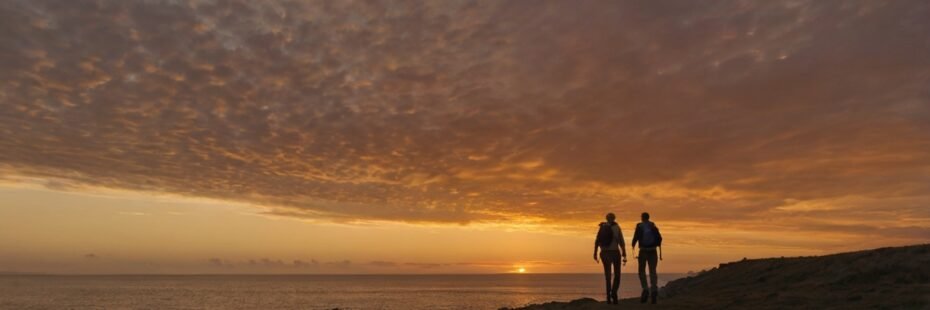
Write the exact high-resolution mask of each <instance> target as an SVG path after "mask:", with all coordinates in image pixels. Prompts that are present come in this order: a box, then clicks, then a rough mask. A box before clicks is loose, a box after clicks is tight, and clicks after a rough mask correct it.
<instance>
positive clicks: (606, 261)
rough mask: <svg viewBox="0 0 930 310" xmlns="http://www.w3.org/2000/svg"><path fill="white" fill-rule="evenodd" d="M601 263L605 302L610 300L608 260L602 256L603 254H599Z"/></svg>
mask: <svg viewBox="0 0 930 310" xmlns="http://www.w3.org/2000/svg"><path fill="white" fill-rule="evenodd" d="M601 263H603V264H604V283H606V286H607V290H606V292H607V300H608V301H609V300H610V265H611V264H610V260H609V257H608V256H607V255H604V252H601Z"/></svg>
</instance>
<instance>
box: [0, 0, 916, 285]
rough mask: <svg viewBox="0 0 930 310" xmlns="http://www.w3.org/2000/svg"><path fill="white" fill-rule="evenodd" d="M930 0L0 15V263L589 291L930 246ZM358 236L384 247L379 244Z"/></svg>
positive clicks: (98, 5)
mask: <svg viewBox="0 0 930 310" xmlns="http://www.w3.org/2000/svg"><path fill="white" fill-rule="evenodd" d="M926 16H930V4H928V3H926V2H924V1H892V2H879V1H845V2H842V3H837V2H828V1H792V2H790V3H785V2H779V1H758V2H754V3H747V2H741V1H721V2H714V3H713V4H708V3H692V2H688V1H680V2H676V3H664V2H656V1H649V2H623V1H613V2H575V1H560V2H538V1H533V2H520V1H478V2H472V1H426V2H406V1H396V2H395V1H388V2H365V3H362V2H355V1H333V2H325V3H322V2H287V1H216V2H214V1H185V2H177V3H176V2H170V1H165V2H159V1H138V2H137V1H102V2H93V3H78V2H64V3H62V2H51V1H3V2H2V3H0V215H2V217H0V249H3V251H0V271H4V270H13V271H49V272H66V273H67V272H172V273H174V272H208V273H209V272H218V273H233V272H326V273H340V272H342V273H356V272H360V273H394V272H515V271H518V270H520V269H519V268H525V270H526V271H527V272H534V273H535V272H598V269H597V268H598V267H597V266H596V265H593V261H591V258H590V246H591V243H592V240H593V234H594V231H595V230H596V223H597V222H599V221H600V220H602V218H603V214H604V213H606V212H614V213H616V214H617V215H618V218H619V221H620V223H621V225H622V226H623V228H624V229H625V231H624V233H625V235H626V236H627V237H628V238H629V237H631V236H632V230H631V228H632V227H633V225H634V223H635V221H636V220H637V218H638V214H639V213H640V212H643V211H649V212H651V213H652V214H653V217H654V219H655V220H656V221H657V222H658V223H659V225H660V227H661V228H662V230H663V234H664V235H665V236H666V239H667V240H668V241H667V242H668V245H667V248H666V250H667V252H666V253H667V258H668V259H667V260H666V262H665V264H666V265H665V266H667V268H668V269H667V270H670V271H687V270H697V269H700V268H704V267H709V266H713V265H714V264H716V263H717V262H719V261H720V260H727V259H738V258H742V257H744V256H748V257H757V256H767V255H777V256H780V255H801V254H819V253H827V252H836V251H840V250H850V249H861V248H867V247H877V246H885V245H896V244H909V243H918V242H928V241H930V207H928V205H930V92H928V89H927V85H930V56H928V55H930V41H928V40H927V38H928V37H930V19H927V18H926ZM373 231H374V233H373Z"/></svg>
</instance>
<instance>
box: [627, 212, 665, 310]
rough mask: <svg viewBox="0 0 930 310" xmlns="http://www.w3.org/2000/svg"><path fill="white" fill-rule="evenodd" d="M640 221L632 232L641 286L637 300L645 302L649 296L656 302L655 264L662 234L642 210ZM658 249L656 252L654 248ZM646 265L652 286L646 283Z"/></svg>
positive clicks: (657, 259) (657, 291)
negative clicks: (637, 246)
mask: <svg viewBox="0 0 930 310" xmlns="http://www.w3.org/2000/svg"><path fill="white" fill-rule="evenodd" d="M641 218H642V222H640V223H639V224H636V231H635V232H634V233H633V244H632V247H631V248H632V249H634V250H635V249H636V243H637V242H639V257H638V261H639V283H640V284H641V285H642V286H643V294H642V296H640V299H639V302H641V303H645V302H646V300H647V299H648V298H649V297H652V303H656V299H657V298H658V295H659V285H658V283H657V282H658V280H659V276H658V274H657V273H656V264H658V263H659V259H661V256H662V254H661V253H662V252H661V251H662V250H661V248H662V234H660V233H659V227H657V226H656V224H655V223H653V222H651V221H649V213H647V212H643V214H642V216H641ZM657 249H658V251H659V252H658V254H657V253H656V250H657ZM646 265H648V266H649V280H650V282H651V284H652V286H651V287H650V286H647V285H646V284H647V283H646Z"/></svg>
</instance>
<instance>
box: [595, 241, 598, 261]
mask: <svg viewBox="0 0 930 310" xmlns="http://www.w3.org/2000/svg"><path fill="white" fill-rule="evenodd" d="M594 261H595V262H597V261H598V260H597V241H596V240H595V241H594Z"/></svg>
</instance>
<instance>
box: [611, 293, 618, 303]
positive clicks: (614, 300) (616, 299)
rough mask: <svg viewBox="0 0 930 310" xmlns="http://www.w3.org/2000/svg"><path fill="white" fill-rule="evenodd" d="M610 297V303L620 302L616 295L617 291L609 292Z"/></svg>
mask: <svg viewBox="0 0 930 310" xmlns="http://www.w3.org/2000/svg"><path fill="white" fill-rule="evenodd" d="M610 298H611V300H612V302H610V303H612V304H615V305H616V304H619V303H620V298H619V297H618V296H617V292H613V293H611V294H610Z"/></svg>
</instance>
